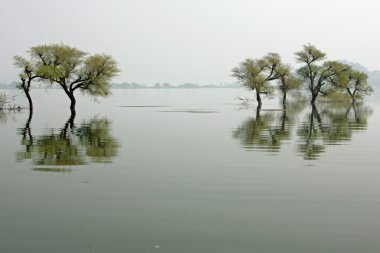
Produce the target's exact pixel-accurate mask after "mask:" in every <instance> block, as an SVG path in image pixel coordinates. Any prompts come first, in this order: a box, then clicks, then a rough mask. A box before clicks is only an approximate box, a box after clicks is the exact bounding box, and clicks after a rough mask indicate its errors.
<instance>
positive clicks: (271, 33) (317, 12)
mask: <svg viewBox="0 0 380 253" xmlns="http://www.w3.org/2000/svg"><path fill="white" fill-rule="evenodd" d="M0 4H1V5H0V6H1V7H0V34H1V35H0V36H1V37H0V38H1V40H0V43H1V44H0V45H1V46H0V83H8V82H10V81H13V80H16V79H17V72H16V70H15V69H14V67H13V63H12V57H13V56H14V55H16V54H19V55H26V51H27V50H28V49H29V48H30V47H31V46H35V45H39V44H46V43H57V42H58V43H59V42H63V43H69V44H70V45H71V46H75V47H78V48H80V49H83V50H85V51H87V52H89V53H98V52H104V53H107V54H110V55H112V56H113V57H115V58H116V59H117V61H118V62H119V64H120V68H121V70H122V72H121V73H120V75H119V77H118V78H116V79H115V81H116V82H122V81H126V82H139V83H146V84H154V83H156V82H161V83H162V82H169V83H172V84H180V83H184V82H193V83H200V84H208V83H214V84H218V83H222V82H232V81H233V79H232V77H231V76H230V74H231V69H232V68H233V67H234V66H235V65H237V64H238V63H239V62H240V61H242V60H244V59H245V58H248V57H252V58H255V57H261V56H263V55H264V54H265V53H267V52H269V51H273V52H277V53H280V54H281V55H282V57H283V59H284V60H285V61H288V62H289V63H294V57H293V53H294V52H295V51H297V50H299V49H300V48H301V46H302V45H303V44H305V43H309V42H310V43H312V44H315V45H316V46H317V47H318V48H320V49H321V50H323V51H325V52H326V53H327V55H328V57H329V59H347V60H350V61H353V62H358V63H361V64H363V65H364V66H366V67H367V68H369V69H370V70H374V69H380V60H379V58H380V50H379V49H380V32H379V24H380V1H378V0H360V1H359V0H64V1H63V0H62V1H55V0H0Z"/></svg>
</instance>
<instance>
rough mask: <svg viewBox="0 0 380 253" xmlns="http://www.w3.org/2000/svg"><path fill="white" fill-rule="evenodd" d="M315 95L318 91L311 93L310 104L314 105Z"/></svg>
mask: <svg viewBox="0 0 380 253" xmlns="http://www.w3.org/2000/svg"><path fill="white" fill-rule="evenodd" d="M317 95H318V93H312V97H311V104H312V105H315V100H317Z"/></svg>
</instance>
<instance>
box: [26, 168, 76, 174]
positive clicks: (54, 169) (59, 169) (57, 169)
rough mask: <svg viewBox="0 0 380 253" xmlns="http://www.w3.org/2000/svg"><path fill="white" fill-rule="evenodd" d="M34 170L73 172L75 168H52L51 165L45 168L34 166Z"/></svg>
mask: <svg viewBox="0 0 380 253" xmlns="http://www.w3.org/2000/svg"><path fill="white" fill-rule="evenodd" d="M33 171H39V172H58V173H71V172H72V171H73V170H72V169H68V168H50V167H43V168H33Z"/></svg>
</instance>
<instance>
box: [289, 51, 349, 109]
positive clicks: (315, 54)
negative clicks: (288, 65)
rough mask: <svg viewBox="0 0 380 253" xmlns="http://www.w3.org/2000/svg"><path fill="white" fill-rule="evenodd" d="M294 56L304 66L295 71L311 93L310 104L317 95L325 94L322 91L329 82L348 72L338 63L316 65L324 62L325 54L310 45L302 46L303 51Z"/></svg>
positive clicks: (327, 62) (345, 67)
mask: <svg viewBox="0 0 380 253" xmlns="http://www.w3.org/2000/svg"><path fill="white" fill-rule="evenodd" d="M295 55H296V60H297V61H298V62H300V63H304V64H305V65H304V66H302V67H301V68H299V69H298V70H297V74H298V76H299V77H300V78H301V79H303V81H305V82H306V83H307V87H308V89H309V91H310V93H311V104H315V101H316V99H317V97H318V95H319V94H326V91H325V90H324V89H325V88H327V87H326V86H328V84H329V82H330V80H332V79H334V78H337V77H338V76H339V75H342V74H344V73H345V72H347V71H348V70H349V66H347V65H345V64H342V63H340V62H338V61H326V62H323V63H322V64H321V65H318V64H317V63H318V62H321V61H323V60H325V58H326V54H325V53H323V52H322V51H320V50H319V49H317V48H316V47H315V46H313V45H310V44H309V45H304V46H303V50H301V51H299V52H296V53H295Z"/></svg>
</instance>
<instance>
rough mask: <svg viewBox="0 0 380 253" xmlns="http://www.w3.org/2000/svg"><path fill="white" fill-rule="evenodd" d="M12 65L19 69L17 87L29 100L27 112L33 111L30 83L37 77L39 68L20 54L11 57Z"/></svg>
mask: <svg viewBox="0 0 380 253" xmlns="http://www.w3.org/2000/svg"><path fill="white" fill-rule="evenodd" d="M13 61H14V65H15V67H16V68H19V69H20V70H21V72H20V74H19V77H20V81H21V82H20V83H18V84H17V86H16V87H17V88H18V89H21V90H23V91H24V93H25V95H26V98H27V99H28V102H29V113H30V114H32V113H33V101H32V97H31V96H30V87H31V84H32V81H33V80H34V79H36V78H39V77H40V75H39V73H38V72H39V70H38V66H36V65H35V64H34V63H33V62H31V61H29V60H27V59H25V58H24V57H21V56H17V55H16V56H15V57H13Z"/></svg>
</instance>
